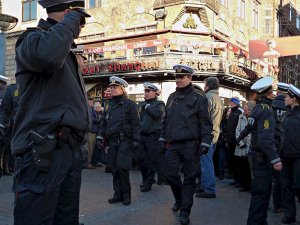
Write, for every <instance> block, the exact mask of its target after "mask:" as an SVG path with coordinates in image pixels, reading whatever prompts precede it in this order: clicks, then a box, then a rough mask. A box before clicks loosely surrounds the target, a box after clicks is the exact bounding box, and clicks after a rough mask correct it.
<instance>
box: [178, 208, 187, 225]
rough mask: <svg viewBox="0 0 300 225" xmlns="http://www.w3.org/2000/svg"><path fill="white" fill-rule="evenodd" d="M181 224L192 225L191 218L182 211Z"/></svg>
mask: <svg viewBox="0 0 300 225" xmlns="http://www.w3.org/2000/svg"><path fill="white" fill-rule="evenodd" d="M179 222H180V224H182V225H188V224H190V217H189V215H188V214H187V213H183V212H182V211H181V212H180V215H179Z"/></svg>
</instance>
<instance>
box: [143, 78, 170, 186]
mask: <svg viewBox="0 0 300 225" xmlns="http://www.w3.org/2000/svg"><path fill="white" fill-rule="evenodd" d="M144 88H145V101H143V102H141V103H140V104H139V105H138V109H139V114H140V118H141V132H140V134H141V138H140V144H139V148H138V160H139V166H140V169H141V174H142V185H141V192H148V191H150V190H151V186H152V184H153V183H154V182H155V179H154V177H155V172H156V173H157V183H158V184H162V183H163V182H165V180H164V177H163V175H162V171H161V166H162V165H161V163H162V158H163V152H162V148H161V146H160V144H159V140H158V139H159V135H160V131H161V120H162V117H163V114H164V112H165V103H164V102H163V101H159V100H158V99H157V97H158V96H159V92H160V90H159V88H158V87H157V86H155V85H154V84H152V83H149V82H146V83H144Z"/></svg>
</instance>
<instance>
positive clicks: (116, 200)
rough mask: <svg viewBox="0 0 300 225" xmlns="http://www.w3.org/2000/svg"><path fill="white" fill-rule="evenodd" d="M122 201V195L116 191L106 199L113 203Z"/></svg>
mask: <svg viewBox="0 0 300 225" xmlns="http://www.w3.org/2000/svg"><path fill="white" fill-rule="evenodd" d="M122 201H123V199H122V197H121V196H120V195H119V194H116V193H115V194H114V196H113V197H112V198H110V199H108V202H109V203H110V204H114V203H117V202H122Z"/></svg>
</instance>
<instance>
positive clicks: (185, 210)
mask: <svg viewBox="0 0 300 225" xmlns="http://www.w3.org/2000/svg"><path fill="white" fill-rule="evenodd" d="M197 152H198V141H196V140H188V141H180V142H171V143H168V144H167V149H166V153H165V158H166V163H165V167H164V171H165V175H166V177H167V181H168V183H169V185H170V186H171V190H172V192H173V195H174V198H175V204H178V205H180V214H181V215H187V216H189V215H190V213H191V208H192V206H193V197H194V193H195V187H196V177H197V176H199V156H198V153H197ZM181 166H182V172H183V174H184V178H183V182H182V180H181V177H180V174H179V170H180V168H181Z"/></svg>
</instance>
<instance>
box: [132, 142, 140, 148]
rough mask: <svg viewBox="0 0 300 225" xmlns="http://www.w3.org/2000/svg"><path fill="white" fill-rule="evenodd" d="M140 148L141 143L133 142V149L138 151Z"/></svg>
mask: <svg viewBox="0 0 300 225" xmlns="http://www.w3.org/2000/svg"><path fill="white" fill-rule="evenodd" d="M138 147H139V142H137V141H134V142H133V149H134V150H136V149H138Z"/></svg>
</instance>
